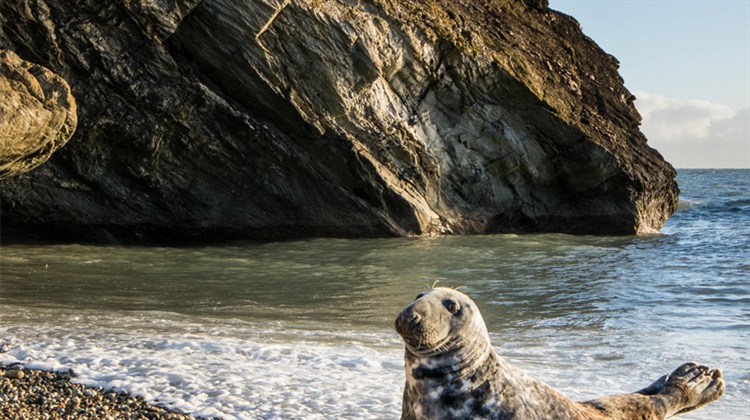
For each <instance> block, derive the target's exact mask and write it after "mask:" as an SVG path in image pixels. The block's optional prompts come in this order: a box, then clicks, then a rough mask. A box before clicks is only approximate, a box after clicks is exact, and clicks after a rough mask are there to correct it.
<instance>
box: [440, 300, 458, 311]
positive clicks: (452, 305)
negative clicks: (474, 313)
mask: <svg viewBox="0 0 750 420" xmlns="http://www.w3.org/2000/svg"><path fill="white" fill-rule="evenodd" d="M443 306H445V309H447V310H448V312H450V313H452V314H455V313H456V312H458V310H459V309H461V306H459V305H458V302H456V301H455V300H453V299H446V300H444V301H443Z"/></svg>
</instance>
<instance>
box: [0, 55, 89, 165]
mask: <svg viewBox="0 0 750 420" xmlns="http://www.w3.org/2000/svg"><path fill="white" fill-rule="evenodd" d="M76 123H77V117H76V104H75V100H74V99H73V96H72V95H71V93H70V88H69V87H68V84H67V83H66V82H65V80H63V79H62V78H61V77H59V76H58V75H56V74H54V73H52V72H51V71H50V70H48V69H46V68H44V67H42V66H39V65H36V64H32V63H29V62H27V61H24V60H21V59H20V58H19V57H18V56H17V55H16V54H14V53H13V52H12V51H3V50H0V179H2V178H7V177H11V176H13V175H17V174H19V173H23V172H26V171H29V170H31V169H33V168H35V167H37V166H39V165H41V164H42V163H44V162H46V161H47V159H49V157H50V156H51V155H52V153H54V152H55V151H57V150H58V149H59V148H61V147H63V146H64V145H65V143H67V142H68V140H69V139H70V137H71V136H72V135H73V132H74V131H75V128H76Z"/></svg>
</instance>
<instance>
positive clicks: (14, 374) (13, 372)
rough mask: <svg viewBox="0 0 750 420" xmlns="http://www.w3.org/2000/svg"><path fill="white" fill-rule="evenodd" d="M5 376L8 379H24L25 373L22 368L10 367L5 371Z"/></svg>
mask: <svg viewBox="0 0 750 420" xmlns="http://www.w3.org/2000/svg"><path fill="white" fill-rule="evenodd" d="M5 377H6V378H8V379H23V377H24V373H23V371H22V370H18V369H9V370H6V371H5Z"/></svg>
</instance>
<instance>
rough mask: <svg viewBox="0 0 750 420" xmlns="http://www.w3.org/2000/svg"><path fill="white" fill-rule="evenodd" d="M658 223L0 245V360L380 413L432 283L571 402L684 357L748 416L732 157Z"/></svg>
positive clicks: (172, 389) (216, 401)
mask: <svg viewBox="0 0 750 420" xmlns="http://www.w3.org/2000/svg"><path fill="white" fill-rule="evenodd" d="M677 180H678V183H679V185H680V188H681V190H682V193H681V196H680V204H679V210H678V211H677V212H676V213H675V214H674V215H673V216H672V217H671V218H670V220H669V221H668V222H667V224H666V226H665V227H664V229H663V230H662V232H661V233H660V234H653V235H643V236H570V235H562V234H539V235H485V236H446V237H434V238H389V239H304V240H295V241H286V242H273V243H230V244H222V245H211V246H189V247H139V246H102V245H86V244H3V245H2V247H1V248H0V254H1V255H0V362H1V363H6V364H7V363H17V362H20V363H23V364H24V365H25V366H27V367H30V368H43V369H53V370H69V369H70V370H72V371H73V372H74V373H75V374H76V375H77V376H76V378H75V381H76V382H80V383H83V384H87V385H91V386H100V387H104V388H114V389H116V390H120V391H127V392H130V393H133V394H136V395H140V396H143V397H144V398H146V399H147V400H149V401H151V402H154V403H157V404H161V405H163V406H166V407H170V408H172V409H175V410H178V411H182V412H185V413H191V414H193V415H196V416H206V417H219V418H222V419H331V418H337V419H346V418H351V419H397V418H398V417H399V415H400V411H401V394H402V391H403V383H404V370H403V351H404V350H403V347H402V343H401V340H400V338H399V336H398V335H397V334H396V332H395V331H394V328H393V322H394V319H395V318H396V316H397V314H398V313H399V312H400V311H401V310H402V309H403V308H404V307H405V306H406V305H408V304H409V303H410V302H411V301H412V300H413V299H414V298H415V296H416V295H417V294H418V293H420V292H421V291H423V290H426V289H429V288H430V287H432V286H433V285H434V284H435V283H436V282H437V285H439V286H446V287H461V288H462V289H461V290H463V291H465V292H466V293H467V294H469V295H470V296H471V297H472V298H473V299H474V300H475V301H476V302H477V304H478V305H479V307H480V309H481V311H482V313H483V315H484V319H485V321H486V323H487V326H488V329H489V331H490V335H491V338H492V342H493V344H494V346H495V347H496V349H497V351H498V352H499V353H500V354H501V355H502V356H504V357H505V358H506V359H508V360H509V361H510V362H511V363H512V364H514V365H515V366H517V367H519V368H521V369H524V370H526V371H527V372H529V373H530V374H531V375H533V376H535V377H536V378H539V379H541V380H543V381H544V382H546V383H547V384H549V385H551V386H553V387H554V388H556V389H557V390H559V391H560V392H562V393H563V394H564V395H566V396H568V397H569V398H571V399H574V400H587V399H592V398H596V397H600V396H603V395H609V394H616V393H624V392H632V391H635V390H638V389H641V388H643V387H645V386H646V385H649V384H650V383H652V382H653V381H654V380H656V379H657V378H659V377H660V376H661V375H663V374H665V373H668V372H671V371H672V370H674V369H675V368H676V367H678V366H679V365H680V364H682V363H683V362H687V361H698V362H700V363H704V364H706V365H708V366H710V367H716V368H720V369H722V371H723V372H724V376H725V379H726V383H727V388H726V395H725V396H724V397H722V398H721V399H720V400H719V401H717V402H715V403H713V404H711V405H709V406H706V407H704V408H701V409H699V410H697V411H694V412H692V413H689V414H686V415H684V416H681V417H680V418H684V419H712V420H715V419H750V170H748V169H742V170H679V171H678V178H677Z"/></svg>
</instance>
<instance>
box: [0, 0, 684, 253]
mask: <svg viewBox="0 0 750 420" xmlns="http://www.w3.org/2000/svg"><path fill="white" fill-rule="evenodd" d="M105 3H106V4H105ZM0 48H6V49H10V50H13V51H15V52H16V53H18V54H19V55H20V56H21V57H23V58H25V59H27V60H30V61H33V62H35V63H40V64H43V65H45V66H47V67H49V68H51V69H52V70H53V71H55V72H56V73H58V74H61V75H63V76H64V77H65V78H66V79H67V80H68V82H69V84H70V86H71V88H72V90H73V93H74V95H75V96H76V98H77V100H78V107H79V112H78V115H79V127H78V130H77V133H76V135H75V136H74V138H73V139H72V140H71V141H70V142H69V143H68V145H67V146H66V147H65V148H64V149H62V150H61V151H60V152H58V153H56V154H55V155H54V156H53V157H52V159H50V161H49V162H48V163H47V164H45V165H43V166H41V167H40V168H38V169H36V170H34V171H32V172H30V173H28V174H24V175H19V176H16V177H14V178H12V179H9V180H5V181H2V183H0V188H2V193H3V200H2V223H3V229H4V230H6V231H7V230H8V229H11V230H13V231H14V232H18V233H21V234H32V233H37V234H39V233H40V232H41V233H42V234H43V235H46V236H59V237H66V238H74V239H79V240H105V241H106V240H122V241H152V240H167V239H168V240H183V239H187V240H190V239H230V238H280V237H298V236H311V235H335V236H387V235H424V234H444V233H484V232H534V231H541V232H570V233H601V234H630V233H638V232H653V231H656V230H658V229H659V228H660V227H661V226H662V225H663V223H664V222H665V221H666V218H667V217H668V216H669V215H671V213H672V212H673V211H674V210H675V208H676V203H677V195H678V190H677V187H676V184H675V182H674V176H675V172H674V170H673V169H672V167H671V166H670V165H669V164H668V163H666V162H664V161H663V159H662V158H661V156H660V155H659V154H658V153H657V152H656V151H654V150H653V149H651V148H649V147H648V146H647V144H646V139H645V138H644V136H643V135H642V134H641V133H640V131H639V130H638V125H639V121H640V117H639V116H638V114H637V112H636V110H635V108H634V107H633V99H634V98H633V96H632V95H631V94H630V93H629V92H628V91H627V90H626V89H625V88H624V87H623V82H622V80H621V78H620V77H619V75H618V74H617V62H616V60H615V59H614V58H613V57H611V56H609V55H607V54H606V53H604V52H603V51H601V50H600V49H599V48H598V47H597V46H596V45H595V44H594V42H593V41H591V40H590V39H588V38H587V37H585V36H584V35H583V34H582V33H581V30H580V28H579V26H578V24H577V23H576V22H575V21H574V20H573V19H572V18H570V17H568V16H565V15H563V14H560V13H557V12H553V11H550V10H548V9H547V8H546V4H545V2H543V1H529V2H518V1H515V0H483V1H476V2H468V1H467V2H456V1H452V0H419V1H410V2H402V1H399V0H359V1H352V0H279V1H275V0H176V1H171V2H161V1H155V0H120V1H111V2H79V1H74V0H34V1H31V0H0Z"/></svg>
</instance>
